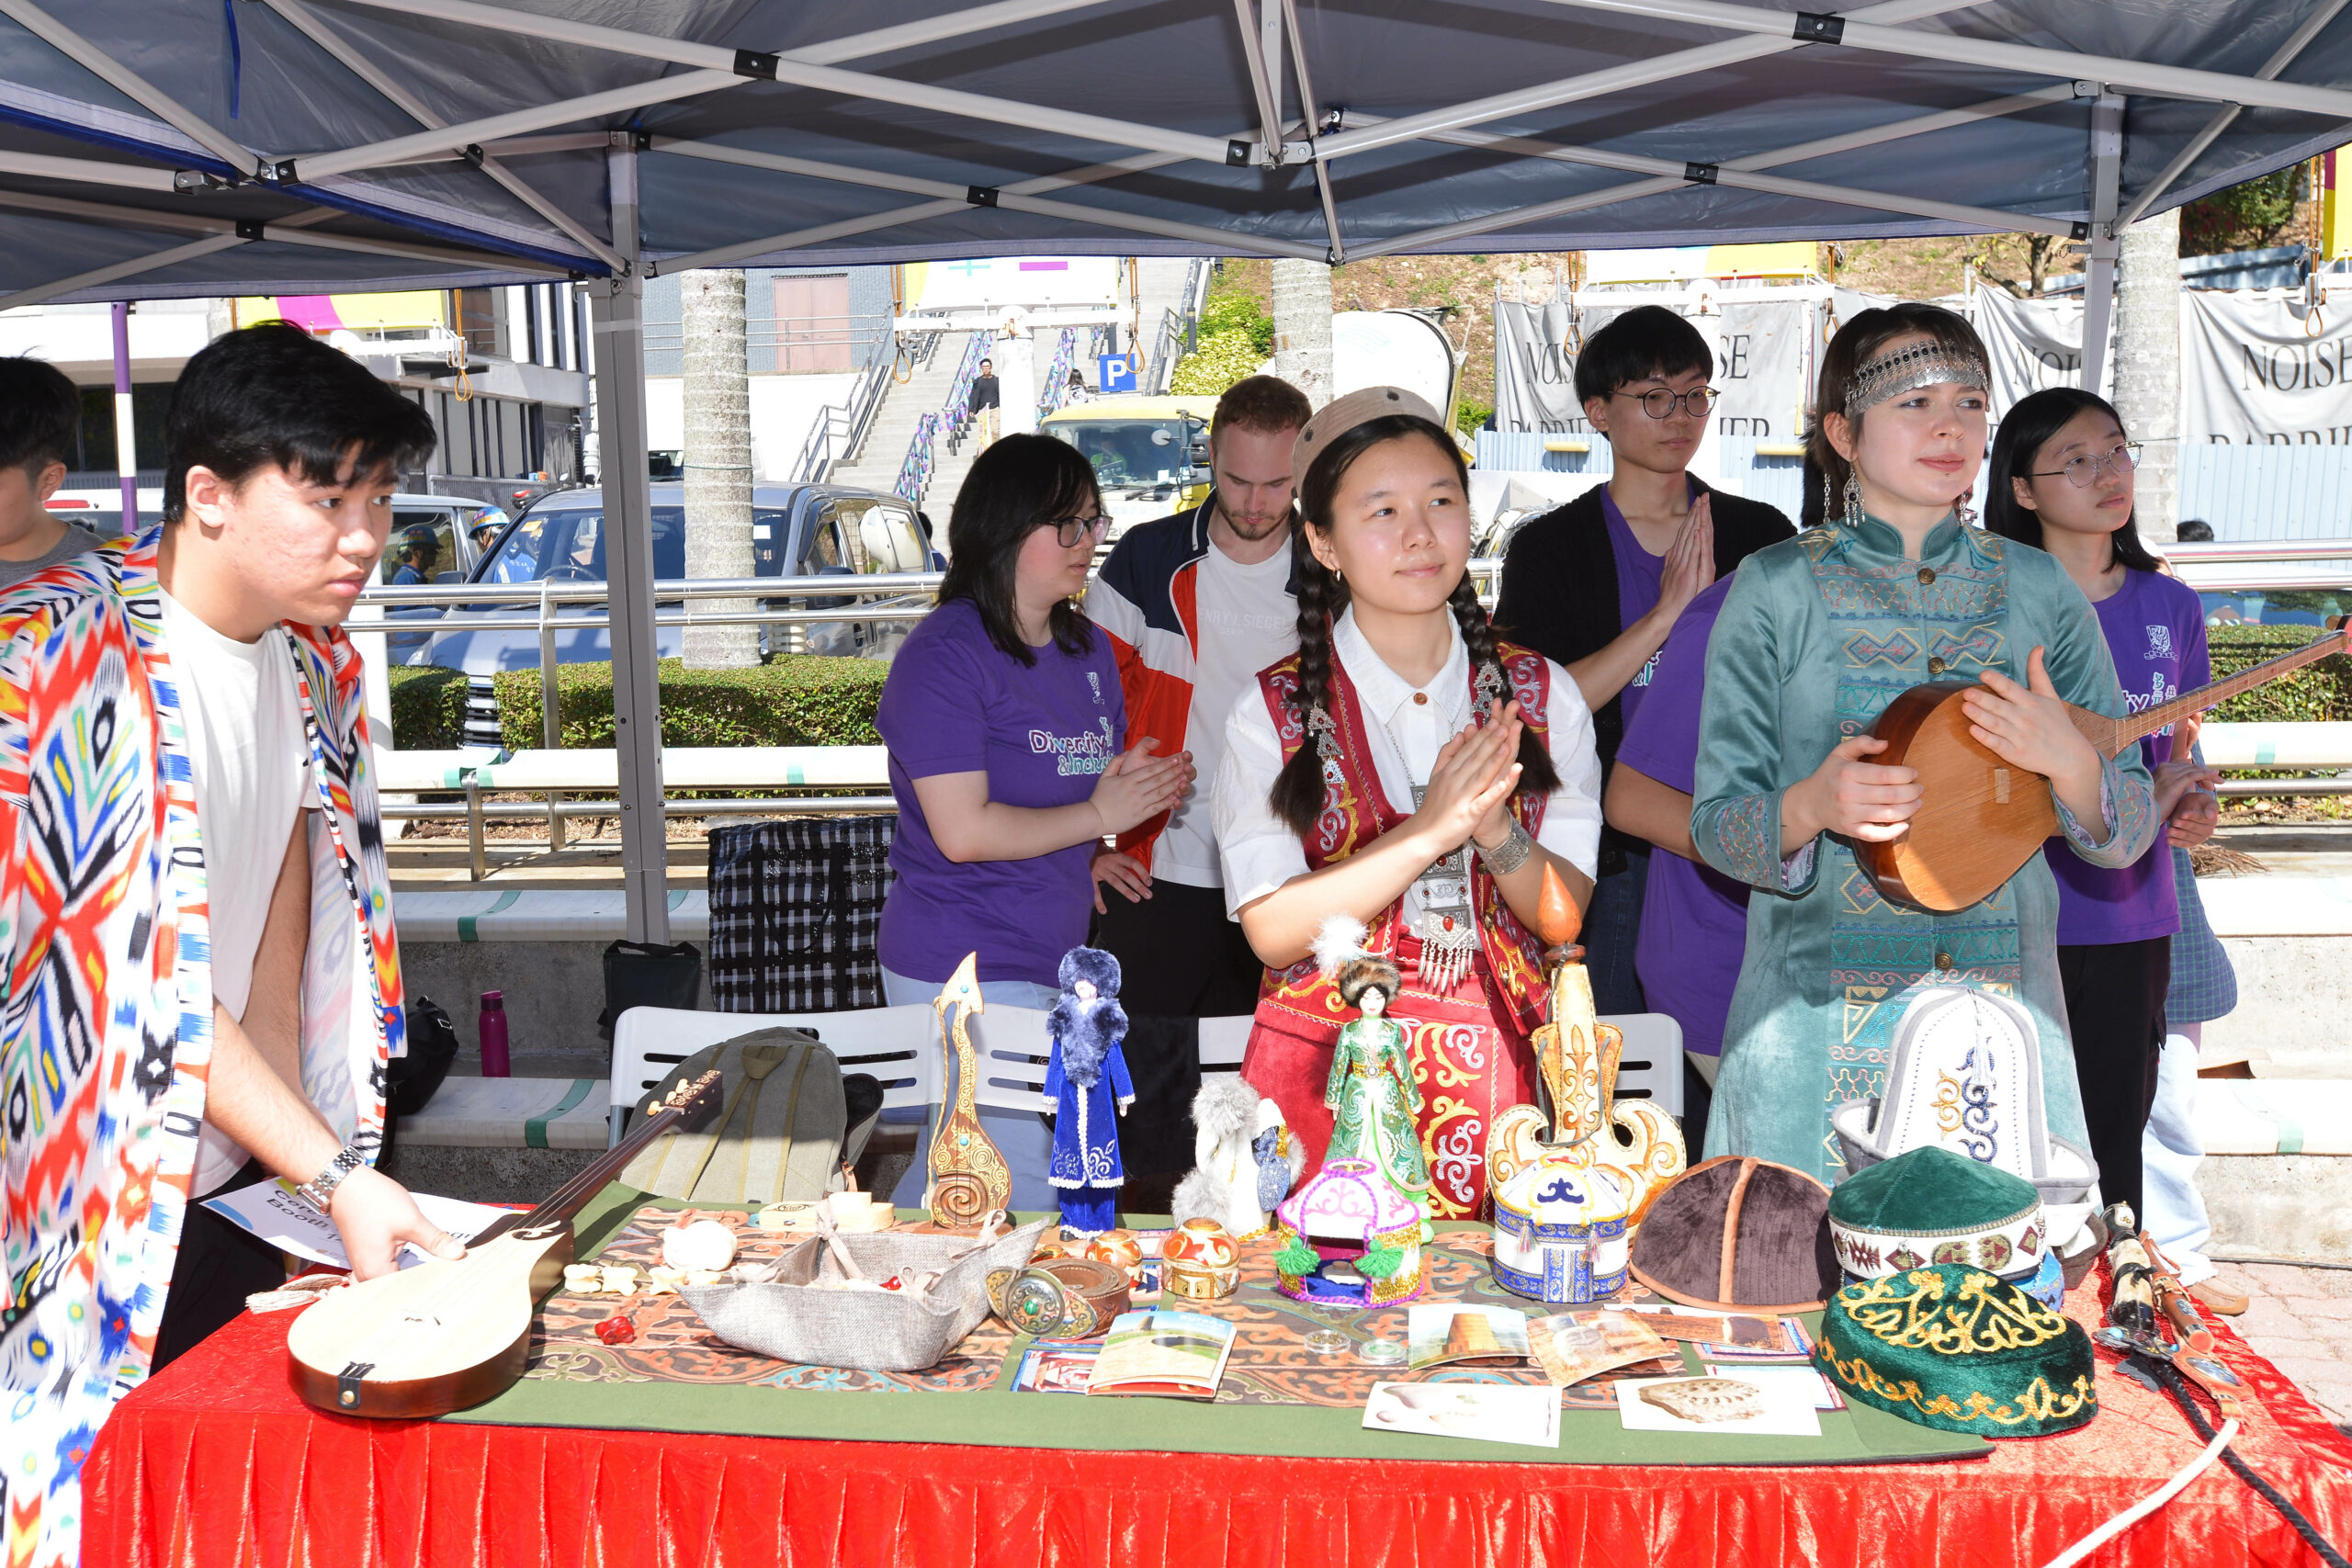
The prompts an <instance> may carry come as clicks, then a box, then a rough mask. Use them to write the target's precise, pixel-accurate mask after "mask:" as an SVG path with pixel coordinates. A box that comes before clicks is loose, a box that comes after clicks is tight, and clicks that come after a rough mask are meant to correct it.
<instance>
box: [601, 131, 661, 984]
mask: <svg viewBox="0 0 2352 1568" xmlns="http://www.w3.org/2000/svg"><path fill="white" fill-rule="evenodd" d="M605 169H606V172H607V178H608V180H609V182H610V189H611V200H612V211H613V239H614V240H615V241H616V248H617V249H618V250H619V251H620V253H621V254H622V255H623V256H624V257H625V258H627V259H628V260H629V261H631V262H635V261H636V260H637V259H638V258H639V256H640V255H641V254H642V250H641V247H640V245H639V234H638V184H637V181H638V153H637V139H636V137H635V135H634V134H633V133H631V132H628V131H616V132H615V133H614V134H613V139H612V145H611V149H610V151H608V152H606V153H605ZM585 287H586V288H588V291H589V306H590V319H591V321H592V323H593V325H592V327H591V330H592V331H593V332H594V333H595V339H596V436H597V443H598V446H599V465H598V466H599V469H600V471H599V473H598V476H597V478H598V482H599V483H600V484H601V485H602V486H603V493H604V501H605V530H606V531H605V562H606V568H607V570H609V571H610V572H611V574H612V592H611V609H612V644H613V749H614V751H615V753H616V758H617V761H618V762H619V765H620V778H619V786H620V787H619V795H620V808H621V809H620V818H621V886H622V889H623V893H624V896H625V897H626V900H627V904H628V917H627V919H628V938H629V940H630V941H631V942H653V943H662V942H668V941H669V940H670V887H669V874H670V845H669V829H668V826H667V818H666V817H665V815H664V813H663V809H662V801H663V794H662V681H661V649H660V645H659V643H658V641H657V640H656V633H655V631H654V626H653V480H652V470H651V468H650V467H649V466H648V464H647V461H646V451H647V445H646V441H647V437H646V394H645V280H644V278H643V277H642V276H640V275H639V272H638V270H637V269H636V268H635V267H634V266H630V267H628V268H624V269H623V270H621V271H619V272H616V273H615V274H614V275H613V276H611V277H610V278H608V279H604V280H600V281H599V282H596V283H594V284H589V285H586V286H585Z"/></svg>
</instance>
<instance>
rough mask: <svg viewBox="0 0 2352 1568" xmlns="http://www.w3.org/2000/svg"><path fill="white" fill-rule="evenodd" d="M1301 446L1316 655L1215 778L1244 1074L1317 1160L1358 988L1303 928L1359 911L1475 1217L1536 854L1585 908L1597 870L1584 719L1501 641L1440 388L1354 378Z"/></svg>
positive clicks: (1276, 681)
mask: <svg viewBox="0 0 2352 1568" xmlns="http://www.w3.org/2000/svg"><path fill="white" fill-rule="evenodd" d="M1292 464H1293V471H1294V473H1295V475H1296V476H1297V479H1296V493H1297V495H1298V498H1299V502H1300V509H1301V512H1302V514H1303V516H1304V519H1305V526H1303V527H1301V528H1300V529H1299V530H1298V531H1297V534H1296V536H1295V540H1294V544H1293V549H1294V552H1295V571H1296V581H1297V583H1298V634H1299V651H1298V652H1297V653H1296V654H1295V655H1293V656H1292V657H1291V658H1288V659H1285V660H1282V661H1281V662H1279V663H1277V664H1274V665H1272V666H1270V667H1269V668H1268V669H1266V670H1265V671H1261V673H1260V675H1259V677H1258V682H1257V689H1256V690H1254V691H1247V692H1244V693H1243V694H1242V697H1241V700H1240V701H1239V702H1238V704H1237V705H1235V707H1234V710H1233V712H1232V714H1231V716H1229V717H1228V718H1227V720H1226V747H1227V750H1226V755H1225V759H1224V761H1223V763H1222V764H1221V766H1220V768H1219V770H1218V773H1217V781H1216V837H1217V845H1218V851H1219V853H1220V855H1221V857H1222V859H1223V861H1224V864H1225V887H1226V901H1227V909H1228V910H1229V911H1230V912H1231V913H1232V915H1233V917H1234V918H1235V919H1238V920H1239V921H1240V922H1241V929H1242V932H1243V934H1244V935H1245V936H1247V937H1248V938H1249V940H1250V946H1251V947H1252V948H1253V949H1254V950H1256V952H1257V953H1258V956H1259V957H1260V958H1261V959H1262V960H1263V961H1264V962H1265V964H1266V966H1267V976H1266V980H1265V983H1264V986H1263V987H1262V988H1261V991H1260V996H1259V1002H1258V1014H1257V1027H1256V1029H1255V1030H1254V1031H1253V1032H1252V1033H1251V1035H1250V1049H1249V1054H1248V1055H1247V1056H1246V1057H1245V1058H1244V1059H1243V1062H1242V1067H1241V1071H1242V1076H1243V1077H1245V1078H1247V1079H1248V1080H1249V1081H1250V1083H1251V1084H1252V1085H1253V1086H1255V1087H1256V1088H1257V1089H1258V1091H1259V1092H1260V1093H1261V1094H1263V1095H1265V1096H1266V1097H1268V1098H1269V1099H1271V1100H1273V1101H1274V1102H1275V1103H1276V1104H1277V1105H1279V1106H1281V1107H1282V1110H1283V1116H1284V1118H1285V1120H1286V1121H1287V1122H1288V1123H1289V1125H1290V1127H1291V1128H1292V1130H1293V1131H1294V1132H1295V1133H1296V1134H1298V1135H1299V1137H1300V1139H1301V1141H1302V1142H1303V1143H1304V1144H1305V1145H1306V1151H1307V1155H1308V1157H1309V1159H1310V1161H1312V1162H1313V1165H1314V1166H1316V1167H1319V1165H1320V1164H1321V1161H1322V1157H1323V1154H1324V1150H1325V1146H1326V1145H1327V1144H1328V1143H1329V1139H1330V1136H1331V1112H1330V1111H1329V1109H1328V1108H1327V1107H1326V1106H1325V1104H1324V1090H1325V1088H1326V1086H1327V1085H1328V1083H1329V1078H1330V1072H1331V1056H1332V1051H1333V1047H1334V1044H1335V1043H1336V1041H1337V1039H1338V1036H1339V1032H1340V1025H1341V1024H1343V1023H1345V1022H1346V1021H1348V1014H1349V1011H1350V1010H1349V1009H1348V1008H1347V1007H1346V1005H1345V1004H1344V1003H1343V1002H1342V1000H1341V998H1340V992H1339V987H1338V986H1337V984H1336V983H1335V981H1334V980H1333V979H1332V978H1331V977H1329V976H1325V975H1323V974H1322V973H1321V972H1320V971H1319V970H1318V968H1317V964H1316V962H1315V959H1314V956H1313V953H1312V949H1313V947H1314V943H1315V938H1316V933H1317V931H1318V929H1319V928H1320V927H1321V926H1322V924H1323V921H1324V920H1325V919H1326V918H1327V917H1329V916H1333V915H1348V916H1351V917H1353V918H1354V919H1359V920H1362V921H1363V923H1364V925H1365V926H1366V928H1367V929H1368V935H1367V938H1366V940H1365V942H1364V947H1365V949H1366V951H1367V952H1369V953H1373V954H1374V955H1377V956H1380V957H1384V958H1386V959H1388V960H1390V961H1391V962H1393V963H1395V964H1397V968H1398V969H1399V970H1400V971H1401V972H1402V975H1403V984H1402V986H1401V987H1400V988H1399V990H1398V991H1397V995H1396V996H1395V997H1393V998H1389V1000H1388V1006H1387V1015H1388V1017H1389V1018H1390V1019H1392V1020H1393V1021H1395V1022H1396V1023H1397V1025H1398V1026H1400V1027H1401V1028H1402V1029H1403V1030H1404V1032H1405V1033H1406V1035H1407V1037H1408V1041H1409V1052H1410V1056H1411V1066H1412V1078H1413V1087H1414V1088H1415V1089H1417V1090H1418V1091H1419V1100H1420V1104H1419V1109H1418V1110H1417V1111H1415V1113H1414V1122H1415V1125H1416V1127H1417V1130H1418V1132H1419V1137H1420V1142H1421V1148H1422V1153H1423V1155H1424V1156H1426V1158H1427V1161H1428V1165H1429V1173H1430V1191H1429V1201H1430V1209H1431V1212H1432V1213H1434V1214H1435V1216H1436V1217H1438V1218H1441V1219H1444V1218H1457V1217H1464V1216H1475V1215H1476V1214H1478V1213H1480V1212H1481V1211H1482V1209H1483V1208H1484V1206H1485V1204H1486V1201H1487V1190H1486V1147H1487V1133H1488V1132H1489V1131H1490V1129H1491V1128H1492V1126H1493V1122H1494V1118H1495V1116H1496V1114H1497V1113H1498V1112H1499V1111H1502V1110H1504V1109H1505V1108H1506V1107H1508V1106H1510V1105H1514V1104H1517V1103H1520V1102H1521V1101H1524V1100H1532V1099H1533V1098H1534V1086H1535V1070H1534V1055H1533V1053H1532V1050H1531V1049H1530V1047H1529V1044H1528V1036H1529V1034H1530V1033H1531V1032H1532V1031H1533V1029H1534V1027H1535V1026H1536V1025H1537V1024H1538V1023H1540V1022H1542V1021H1543V1019H1544V1009H1545V1004H1546V1003H1547V1002H1548V1000H1549V997H1548V995H1547V992H1546V989H1545V987H1544V975H1543V963H1542V960H1543V952H1542V946H1541V944H1540V943H1539V942H1537V941H1536V939H1535V938H1534V936H1533V935H1532V931H1531V928H1532V925H1533V923H1534V917H1535V911H1536V905H1537V900H1538V897H1539V896H1540V895H1541V893H1542V890H1543V886H1544V871H1545V869H1546V867H1551V868H1554V869H1555V870H1557V871H1558V873H1559V874H1560V877H1561V879H1562V880H1563V882H1564V883H1566V886H1567V887H1568V890H1569V892H1570V893H1571V894H1572V895H1573V896H1574V897H1576V899H1577V903H1578V905H1579V907H1581V905H1582V904H1583V902H1584V901H1585V900H1586V899H1587V898H1588V897H1589V896H1590V893H1591V889H1592V867H1593V862H1594V859H1595V856H1596V854H1597V853H1598V850H1599V844H1600V762H1599V760H1598V759H1597V758H1596V756H1595V755H1594V751H1593V741H1592V715H1591V713H1590V711H1589V710H1588V709H1587V708H1586V706H1585V703H1584V698H1583V696H1582V695H1581V694H1579V693H1578V691H1577V685H1576V682H1574V681H1572V680H1570V679H1569V678H1568V676H1567V673H1566V671H1564V670H1562V669H1561V668H1560V667H1559V666H1558V665H1556V664H1554V663H1552V662H1551V661H1550V660H1546V659H1544V658H1543V657H1542V656H1540V655H1537V654H1532V653H1530V652H1528V651H1527V650H1525V649H1520V648H1516V647H1513V646H1511V645H1510V644H1507V643H1500V642H1498V641H1497V640H1496V638H1495V635H1494V631H1493V629H1492V627H1491V626H1488V624H1487V614H1486V612H1485V610H1483V609H1482V608H1481V607H1480V606H1479V604H1478V596H1477V591H1476V587H1475V586H1474V585H1473V584H1472V582H1471V581H1470V577H1469V561H1470V508H1469V485H1468V476H1467V474H1466V473H1465V472H1464V467H1463V462H1462V457H1461V454H1460V453H1459V452H1458V451H1457V450H1456V449H1455V447H1454V446H1453V440H1452V439H1451V437H1449V436H1448V435H1447V434H1446V432H1445V428H1444V427H1443V426H1442V424H1440V423H1438V421H1437V415H1436V413H1435V412H1434V411H1433V410H1431V409H1430V407H1429V405H1428V404H1426V403H1424V402H1422V401H1421V400H1419V399H1418V398H1416V397H1414V396H1413V395H1412V394H1411V393H1409V392H1405V391H1401V390H1399V389H1396V388H1393V387H1374V388H1371V389H1367V390H1364V391H1361V392H1353V393H1351V394H1349V395H1348V396H1347V397H1344V398H1341V399H1340V400H1338V401H1336V402H1334V403H1332V404H1331V405H1330V406H1329V408H1326V409H1325V410H1324V411H1323V412H1321V413H1319V414H1317V416H1316V417H1315V418H1314V420H1313V421H1311V422H1310V423H1308V424H1307V426H1306V429H1304V430H1302V431H1301V432H1300V433H1299V436H1298V442H1297V446H1296V447H1295V452H1294V454H1293V458H1292ZM1308 1174H1312V1167H1310V1170H1309V1172H1308Z"/></svg>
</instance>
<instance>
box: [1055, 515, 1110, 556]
mask: <svg viewBox="0 0 2352 1568" xmlns="http://www.w3.org/2000/svg"><path fill="white" fill-rule="evenodd" d="M1048 526H1050V527H1051V528H1052V529H1053V531H1054V543H1056V544H1057V545H1059V546H1061V547H1062V548H1064V549H1066V550H1074V549H1076V548H1078V546H1079V542H1080V540H1082V539H1097V540H1099V539H1101V538H1102V537H1103V535H1105V534H1107V533H1109V532H1110V531H1111V518H1110V514H1109V513H1102V512H1098V513H1095V514H1094V515H1093V516H1091V517H1060V518H1057V519H1055V520H1054V522H1053V523H1051V524H1050V525H1048Z"/></svg>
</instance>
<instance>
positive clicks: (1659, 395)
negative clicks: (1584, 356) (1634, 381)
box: [1609, 387, 1723, 419]
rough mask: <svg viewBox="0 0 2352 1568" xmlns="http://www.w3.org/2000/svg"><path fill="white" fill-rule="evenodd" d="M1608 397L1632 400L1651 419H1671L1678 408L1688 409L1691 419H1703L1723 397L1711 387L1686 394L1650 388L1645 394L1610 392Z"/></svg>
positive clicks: (1692, 390) (1694, 389)
mask: <svg viewBox="0 0 2352 1568" xmlns="http://www.w3.org/2000/svg"><path fill="white" fill-rule="evenodd" d="M1609 395H1610V396H1611V397H1612V398H1632V399H1633V400H1634V401H1636V402H1638V403H1640V404H1641V405H1642V412H1644V413H1645V414H1647V415H1649V416H1650V417H1651V418H1652V419H1672V418H1673V417H1674V411H1675V409H1676V408H1677V407H1678V406H1679V407H1681V408H1686V409H1689V410H1690V411H1691V418H1692V419H1704V418H1706V417H1707V411H1708V410H1709V409H1711V408H1713V407H1714V406H1715V400H1716V399H1717V398H1720V397H1722V396H1723V394H1722V393H1721V392H1718V391H1716V390H1715V389H1713V387H1693V388H1691V389H1690V390H1689V391H1687V392H1676V391H1669V390H1668V389H1666V388H1664V387H1652V388H1651V389H1649V390H1648V391H1646V392H1611V393H1610V394H1609Z"/></svg>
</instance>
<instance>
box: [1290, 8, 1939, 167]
mask: <svg viewBox="0 0 2352 1568" xmlns="http://www.w3.org/2000/svg"><path fill="white" fill-rule="evenodd" d="M1978 3H1979V0H1883V3H1882V4H1880V5H1877V6H1871V7H1869V8H1868V9H1866V10H1862V11H1858V12H1856V13H1855V16H1856V17H1858V18H1862V17H1867V18H1870V19H1871V20H1883V21H1890V22H1894V21H1903V22H1907V21H1916V20H1917V19H1919V18H1921V17H1930V16H1935V15H1937V14H1939V13H1940V12H1944V11H1956V10H1963V9H1965V8H1967V7H1968V6H1973V5H1975V4H1978ZM1779 14H1780V15H1781V16H1782V17H1786V16H1787V13H1785V12H1782V13H1779ZM1779 32H1780V35H1781V36H1779V37H1777V38H1744V39H1723V40H1721V41H1719V42H1715V43H1708V44H1701V45H1699V46H1698V47H1697V48H1695V49H1684V50H1678V51H1675V52H1673V53H1671V54H1661V55H1658V56H1657V57H1656V58H1655V59H1651V60H1638V61H1634V62H1629V63H1627V64H1623V65H1612V66H1610V67H1609V68H1607V69H1606V70H1601V71H1589V72H1587V73H1584V74H1583V75H1580V76H1566V77H1563V78H1561V79H1560V80H1559V81H1556V82H1545V83H1543V84H1541V85H1537V86H1532V87H1521V88H1517V89H1514V90H1513V91H1510V92H1508V93H1497V94H1495V95H1494V96H1491V97H1485V98H1476V99H1473V100H1472V101H1471V102H1469V103H1465V104H1456V105H1455V106H1453V107H1452V108H1444V109H1431V110H1430V111H1429V112H1427V113H1425V114H1416V115H1405V116H1402V117H1400V118H1397V119H1392V120H1385V121H1378V122H1374V121H1373V120H1370V119H1366V120H1364V121H1363V126H1364V129H1363V130H1348V131H1342V132H1341V133H1340V134H1339V135H1337V136H1329V137H1325V138H1323V139H1321V140H1320V141H1317V143H1316V152H1317V155H1318V156H1319V157H1323V158H1344V157H1347V156H1349V155H1350V154H1351V153H1355V152H1370V151H1372V150H1373V149H1374V148H1375V147H1388V146H1393V145H1394V144H1396V143H1397V142H1399V141H1418V140H1420V139H1422V138H1425V137H1428V136H1430V134H1431V133H1432V132H1434V131H1441V130H1457V129H1459V128H1461V127H1464V126H1470V125H1478V124H1482V123H1484V122H1485V121H1487V120H1493V119H1502V118H1508V117H1510V116H1512V115H1523V114H1534V113H1537V112H1540V111H1542V110H1544V109H1550V108H1557V107H1560V106H1561V105H1563V104H1572V103H1576V102H1577V101H1579V100H1581V99H1585V98H1597V97H1605V96H1608V95H1609V94H1611V93H1621V92H1627V91H1630V90H1631V89H1633V88H1635V87H1647V86H1653V85H1657V83H1660V82H1671V81H1673V80H1675V79H1676V78H1678V77H1682V76H1693V75H1696V74H1698V73H1701V72H1702V71H1713V70H1717V69H1720V68H1722V67H1724V66H1729V65H1742V64H1746V63H1747V62H1749V61H1753V60H1762V59H1766V58H1769V57H1770V56H1772V55H1775V54H1781V53H1785V52H1787V51H1790V50H1792V49H1795V48H1797V47H1799V43H1800V40H1799V39H1796V38H1794V37H1792V36H1790V33H1789V27H1788V24H1787V22H1786V21H1785V20H1784V21H1783V22H1782V23H1781V27H1780V28H1779Z"/></svg>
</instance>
